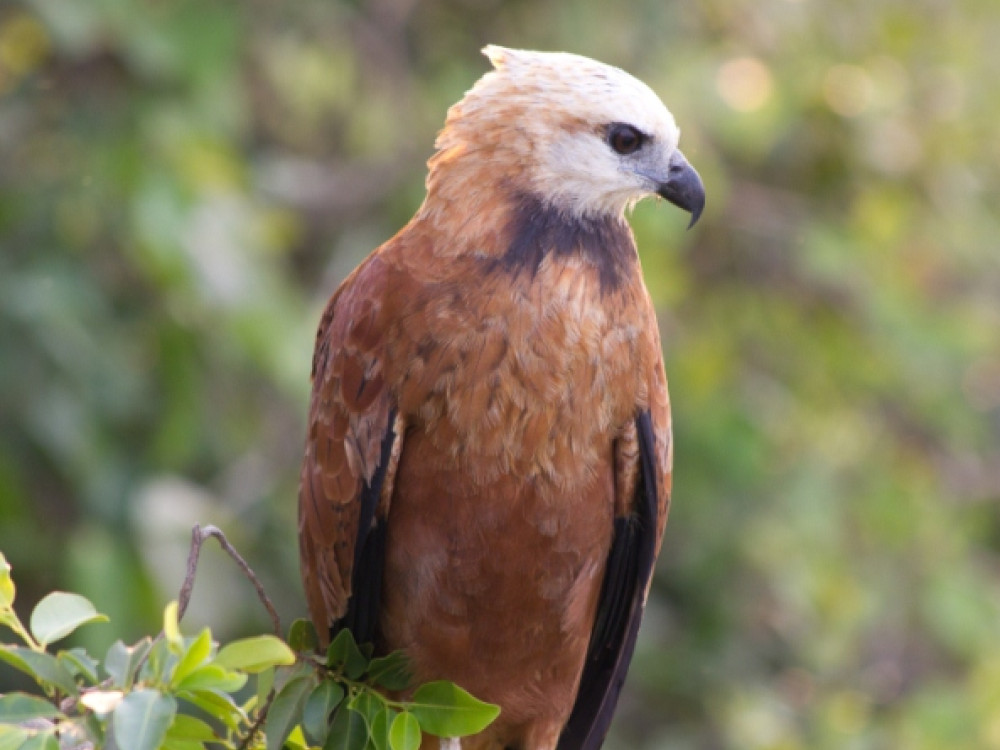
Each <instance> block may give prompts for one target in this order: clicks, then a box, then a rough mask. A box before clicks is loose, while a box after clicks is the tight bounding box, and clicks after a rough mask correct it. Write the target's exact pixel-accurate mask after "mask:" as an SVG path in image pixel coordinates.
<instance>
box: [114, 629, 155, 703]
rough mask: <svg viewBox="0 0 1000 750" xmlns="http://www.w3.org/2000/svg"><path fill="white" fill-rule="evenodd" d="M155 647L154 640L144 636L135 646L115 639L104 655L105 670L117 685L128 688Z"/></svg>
mask: <svg viewBox="0 0 1000 750" xmlns="http://www.w3.org/2000/svg"><path fill="white" fill-rule="evenodd" d="M152 647H153V641H152V640H151V639H150V638H149V637H146V638H143V639H142V640H141V641H139V642H138V643H136V644H135V645H134V646H126V645H125V644H124V643H122V642H121V641H115V642H114V643H113V644H111V647H110V648H109V649H108V653H107V654H106V655H105V656H104V671H105V672H107V673H108V676H109V677H110V678H111V681H112V682H113V683H114V686H115V687H118V688H122V689H123V690H124V689H127V688H129V687H131V685H132V680H134V679H135V673H136V670H138V669H139V665H140V664H141V663H142V661H143V659H145V658H146V655H147V654H148V653H149V650H150V649H151V648H152Z"/></svg>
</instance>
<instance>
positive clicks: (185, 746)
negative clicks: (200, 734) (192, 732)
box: [160, 735, 205, 750]
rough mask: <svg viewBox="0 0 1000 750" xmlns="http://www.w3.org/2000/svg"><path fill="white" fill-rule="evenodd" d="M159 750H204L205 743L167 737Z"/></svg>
mask: <svg viewBox="0 0 1000 750" xmlns="http://www.w3.org/2000/svg"><path fill="white" fill-rule="evenodd" d="M160 750H205V743H204V742H202V741H201V740H185V739H180V738H177V737H171V736H170V735H167V738H166V739H165V740H163V744H162V745H160Z"/></svg>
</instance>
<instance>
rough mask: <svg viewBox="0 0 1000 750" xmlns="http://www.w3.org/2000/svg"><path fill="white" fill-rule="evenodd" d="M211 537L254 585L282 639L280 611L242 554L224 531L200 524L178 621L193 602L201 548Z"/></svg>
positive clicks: (193, 535)
mask: <svg viewBox="0 0 1000 750" xmlns="http://www.w3.org/2000/svg"><path fill="white" fill-rule="evenodd" d="M209 537H214V538H215V539H217V540H218V541H219V545H220V546H221V547H222V549H223V550H225V551H226V553H227V554H228V555H229V556H230V557H231V558H233V561H234V562H235V563H236V564H237V565H238V566H239V569H240V570H242V571H243V575H245V576H246V577H247V579H248V580H249V581H250V583H252V584H253V587H254V588H255V589H256V590H257V598H258V599H260V603H261V604H263V605H264V609H266V610H267V613H268V614H269V615H270V616H271V623H272V625H273V626H274V634H275V635H276V636H278V637H279V638H281V618H280V617H279V616H278V611H277V610H276V609H275V608H274V604H272V603H271V599H270V598H269V597H268V595H267V592H265V591H264V586H263V584H261V582H260V580H259V579H258V578H257V575H256V574H255V573H254V572H253V570H252V569H251V568H250V566H249V565H247V562H246V560H244V559H243V557H242V556H241V555H240V553H239V552H237V551H236V548H235V547H233V545H231V544H230V543H229V540H228V539H226V535H225V534H223V533H222V529H220V528H219V527H217V526H212V525H208V526H204V527H202V526H201V525H200V524H195V526H194V528H193V529H191V551H190V552H189V553H188V561H187V573H186V574H185V576H184V584H183V585H182V586H181V591H180V594H179V595H178V597H177V620H178V621H180V620H181V619H182V618H183V617H184V613H185V612H186V611H187V607H188V604H189V603H190V601H191V590H192V589H193V588H194V577H195V573H196V572H197V571H198V556H199V555H200V554H201V546H202V545H203V544H204V543H205V540H206V539H208V538H209Z"/></svg>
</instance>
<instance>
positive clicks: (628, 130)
mask: <svg viewBox="0 0 1000 750" xmlns="http://www.w3.org/2000/svg"><path fill="white" fill-rule="evenodd" d="M645 140H646V136H645V135H643V134H642V133H641V132H640V131H638V130H636V129H635V128H633V127H632V126H631V125H622V124H620V123H616V124H614V125H612V126H611V127H610V129H609V130H608V144H609V145H610V146H611V148H613V149H614V150H615V151H616V152H617V153H619V154H621V155H622V156H627V155H628V154H634V153H635V152H636V151H638V150H639V149H640V148H642V143H643V141H645Z"/></svg>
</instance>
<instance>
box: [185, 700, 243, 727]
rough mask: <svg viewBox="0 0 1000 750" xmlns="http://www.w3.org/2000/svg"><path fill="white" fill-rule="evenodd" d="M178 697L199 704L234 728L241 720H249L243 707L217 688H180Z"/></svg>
mask: <svg viewBox="0 0 1000 750" xmlns="http://www.w3.org/2000/svg"><path fill="white" fill-rule="evenodd" d="M177 697H178V698H180V699H181V700H183V701H187V702H188V703H190V704H192V705H194V706H197V707H198V708H200V709H201V710H202V711H204V712H205V713H207V714H208V715H209V716H211V717H213V718H215V719H218V720H219V721H221V722H222V723H223V724H225V725H226V726H227V727H228V728H229V729H232V730H236V729H237V728H238V727H239V725H240V723H241V722H244V723H245V722H246V720H247V715H246V713H245V712H244V711H243V709H242V708H240V707H239V706H238V705H236V701H234V700H233V698H232V696H230V695H227V694H226V693H220V692H217V691H215V690H178V691H177Z"/></svg>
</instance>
